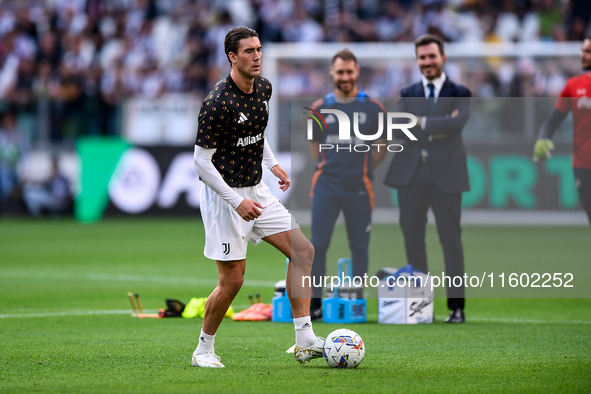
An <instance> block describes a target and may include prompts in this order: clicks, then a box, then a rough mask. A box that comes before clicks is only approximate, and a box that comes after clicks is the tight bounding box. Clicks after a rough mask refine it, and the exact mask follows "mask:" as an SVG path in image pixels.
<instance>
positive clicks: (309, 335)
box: [293, 316, 316, 348]
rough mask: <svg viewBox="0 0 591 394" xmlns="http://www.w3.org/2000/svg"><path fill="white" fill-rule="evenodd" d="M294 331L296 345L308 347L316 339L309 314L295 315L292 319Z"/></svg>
mask: <svg viewBox="0 0 591 394" xmlns="http://www.w3.org/2000/svg"><path fill="white" fill-rule="evenodd" d="M293 324H294V326H295V333H296V343H295V344H296V346H297V347H304V348H305V347H308V346H310V345H312V344H313V343H314V341H315V340H316V335H315V334H314V329H312V321H311V320H310V316H304V317H297V318H294V319H293Z"/></svg>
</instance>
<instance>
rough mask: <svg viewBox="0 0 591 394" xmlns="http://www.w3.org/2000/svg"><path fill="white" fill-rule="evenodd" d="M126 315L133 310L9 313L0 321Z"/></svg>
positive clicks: (3, 315) (1, 317)
mask: <svg viewBox="0 0 591 394" xmlns="http://www.w3.org/2000/svg"><path fill="white" fill-rule="evenodd" d="M146 312H147V311H146ZM153 312H157V311H153ZM125 314H130V315H131V309H112V310H104V311H67V312H40V313H7V314H2V315H0V319H10V318H14V317H56V316H89V315H125Z"/></svg>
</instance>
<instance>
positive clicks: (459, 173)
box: [384, 78, 472, 193]
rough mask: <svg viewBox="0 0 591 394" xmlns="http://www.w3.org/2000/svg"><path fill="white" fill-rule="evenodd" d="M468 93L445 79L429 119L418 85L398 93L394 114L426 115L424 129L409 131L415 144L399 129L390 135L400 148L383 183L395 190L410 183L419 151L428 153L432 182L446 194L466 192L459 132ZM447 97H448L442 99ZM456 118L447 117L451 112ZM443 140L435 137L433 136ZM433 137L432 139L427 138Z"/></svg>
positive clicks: (463, 153) (466, 174)
mask: <svg viewBox="0 0 591 394" xmlns="http://www.w3.org/2000/svg"><path fill="white" fill-rule="evenodd" d="M471 95H472V94H471V93H470V91H469V90H468V89H467V88H466V87H464V86H462V85H458V84H456V83H454V82H452V81H450V80H449V78H447V79H446V80H445V82H444V83H443V86H442V87H441V91H440V93H439V97H438V98H437V101H436V103H435V108H434V111H433V115H431V116H429V103H428V100H426V99H425V89H424V88H423V84H422V83H421V82H417V83H414V84H412V85H409V86H407V87H405V88H403V89H402V90H401V91H400V98H399V100H398V102H397V104H396V112H408V113H411V114H413V115H415V116H417V117H418V116H427V122H426V125H425V130H422V129H421V127H420V125H417V126H415V127H413V128H412V129H410V131H411V132H412V134H413V135H414V136H415V137H417V139H418V141H411V140H410V139H409V138H408V137H407V136H406V135H405V134H404V133H403V132H402V131H401V130H395V132H394V136H395V137H396V138H398V139H402V140H403V142H402V143H401V145H403V146H404V149H403V151H402V152H400V153H396V154H395V156H394V159H392V161H391V163H390V167H389V169H388V173H387V174H386V178H385V179H384V184H385V185H386V186H389V187H393V188H399V187H404V186H406V185H408V184H409V183H410V181H411V180H412V177H413V175H414V173H415V171H416V169H417V166H418V164H419V161H420V160H421V151H422V150H423V149H425V150H426V151H427V152H428V154H429V165H430V166H431V169H432V171H433V176H434V177H435V182H436V183H437V186H439V188H440V189H441V190H442V191H444V192H446V193H461V192H465V191H468V190H470V186H469V183H468V168H467V165H466V149H465V148H464V142H463V141H462V129H463V128H464V126H465V125H466V122H467V121H468V105H469V97H471ZM445 97H450V98H445ZM456 109H457V110H458V111H459V114H458V115H457V116H456V117H453V118H452V117H451V113H452V112H453V111H454V110H456ZM442 135H443V136H444V138H435V137H437V136H442ZM431 136H433V137H431Z"/></svg>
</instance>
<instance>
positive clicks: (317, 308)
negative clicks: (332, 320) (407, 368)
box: [310, 298, 322, 320]
mask: <svg viewBox="0 0 591 394" xmlns="http://www.w3.org/2000/svg"><path fill="white" fill-rule="evenodd" d="M320 319H322V298H310V320H320Z"/></svg>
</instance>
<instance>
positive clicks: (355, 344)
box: [324, 328, 365, 368]
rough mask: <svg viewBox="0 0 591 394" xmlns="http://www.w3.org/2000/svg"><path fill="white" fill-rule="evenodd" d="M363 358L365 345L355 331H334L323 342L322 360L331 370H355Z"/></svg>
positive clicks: (340, 329)
mask: <svg viewBox="0 0 591 394" xmlns="http://www.w3.org/2000/svg"><path fill="white" fill-rule="evenodd" d="M363 357H365V345H364V344H363V340H362V339H361V337H360V336H359V334H357V333H356V332H355V331H352V330H348V329H346V328H339V329H338V330H334V331H333V332H331V333H330V334H328V336H327V337H326V340H325V341H324V359H325V360H326V362H327V363H328V365H329V366H331V367H333V368H355V367H357V366H358V365H359V364H361V362H362V361H363Z"/></svg>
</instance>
